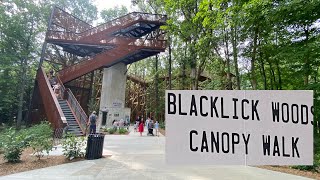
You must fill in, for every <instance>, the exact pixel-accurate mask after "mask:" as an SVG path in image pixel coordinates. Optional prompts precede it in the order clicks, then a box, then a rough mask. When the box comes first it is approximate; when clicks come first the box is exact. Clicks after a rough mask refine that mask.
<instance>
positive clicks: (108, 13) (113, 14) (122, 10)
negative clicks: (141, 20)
mask: <svg viewBox="0 0 320 180" xmlns="http://www.w3.org/2000/svg"><path fill="white" fill-rule="evenodd" d="M127 13H128V9H127V7H125V6H123V5H122V6H120V7H119V6H116V7H114V8H113V9H104V10H102V11H101V12H100V16H101V18H102V19H103V20H104V22H108V21H111V20H112V19H115V18H118V17H120V16H123V15H125V14H127Z"/></svg>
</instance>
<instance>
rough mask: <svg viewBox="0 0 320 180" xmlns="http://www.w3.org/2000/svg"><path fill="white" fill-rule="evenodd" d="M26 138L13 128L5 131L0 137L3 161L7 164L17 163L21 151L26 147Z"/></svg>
mask: <svg viewBox="0 0 320 180" xmlns="http://www.w3.org/2000/svg"><path fill="white" fill-rule="evenodd" d="M25 139H26V137H25V136H24V135H23V134H22V133H19V132H16V131H15V130H14V129H13V128H9V129H8V130H6V131H5V132H4V133H3V135H2V137H1V141H2V149H3V154H4V159H6V160H7V161H8V162H19V161H20V156H21V154H22V151H23V150H24V149H25V148H26V147H27V142H26V140H25Z"/></svg>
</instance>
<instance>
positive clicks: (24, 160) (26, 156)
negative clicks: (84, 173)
mask: <svg viewBox="0 0 320 180" xmlns="http://www.w3.org/2000/svg"><path fill="white" fill-rule="evenodd" d="M30 154H32V149H31V148H28V149H26V150H24V151H23V153H22V155H21V162H19V163H8V162H6V160H4V158H3V154H0V176H5V175H9V174H14V173H18V172H23V171H29V170H33V169H40V168H45V167H49V166H56V165H59V164H65V163H70V162H76V161H81V160H84V158H78V159H73V160H72V161H69V160H68V159H66V158H65V157H64V156H44V157H42V158H41V159H40V160H38V158H36V157H35V156H32V155H30Z"/></svg>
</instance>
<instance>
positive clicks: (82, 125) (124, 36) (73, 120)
mask: <svg viewBox="0 0 320 180" xmlns="http://www.w3.org/2000/svg"><path fill="white" fill-rule="evenodd" d="M165 21H166V16H165V15H160V14H147V13H139V12H133V13H130V14H127V15H125V16H122V17H119V18H117V19H114V20H111V21H109V22H106V23H104V24H101V25H98V26H96V27H93V26H91V25H90V24H88V23H86V22H84V21H82V20H80V19H78V18H76V17H74V16H73V15H71V14H69V13H67V12H65V11H63V10H62V9H59V8H54V9H53V11H52V14H51V17H50V20H49V25H48V30H47V32H46V38H45V43H44V46H43V52H45V51H46V45H47V43H50V44H54V45H57V46H59V47H61V48H62V49H63V51H65V52H68V53H70V54H73V55H76V56H78V57H81V58H82V59H83V60H82V61H80V62H79V63H77V64H74V65H71V66H64V67H63V68H62V69H60V70H59V71H58V72H56V75H55V76H56V80H57V82H58V83H59V84H60V85H61V95H62V96H61V98H57V97H56V96H55V94H54V92H53V89H52V87H51V85H50V82H49V77H48V75H47V73H48V72H45V71H44V68H42V67H41V66H42V61H43V56H44V54H45V53H42V57H41V60H40V66H39V69H38V72H37V77H36V83H35V89H34V94H33V99H32V107H31V108H32V110H31V113H32V114H31V117H32V121H33V122H35V121H39V119H41V118H46V119H47V120H48V121H50V122H51V123H52V124H53V125H54V127H55V128H64V127H68V130H69V131H71V132H73V133H75V134H77V135H82V134H85V131H86V124H87V120H88V113H89V112H87V113H86V112H85V111H84V110H83V109H84V108H82V106H83V103H81V102H82V100H83V99H86V100H88V98H89V97H88V94H86V93H82V94H81V93H80V94H77V95H76V96H75V95H74V92H76V90H77V89H79V88H84V86H87V88H89V89H90V83H92V81H90V80H89V81H88V80H86V78H84V77H86V75H88V74H91V72H93V71H95V70H97V69H101V70H102V71H103V80H102V88H101V92H100V93H101V99H100V109H99V119H100V121H98V122H103V123H104V124H106V125H111V122H112V121H113V120H114V119H124V118H126V117H130V109H128V108H125V89H126V79H127V76H126V72H127V68H126V66H127V65H128V64H131V63H134V62H136V61H139V60H142V59H144V58H147V57H150V56H153V55H156V54H158V53H160V52H164V51H165V48H166V41H165V40H164V33H163V32H162V31H161V30H160V29H159V27H160V26H161V25H164V24H165ZM91 78H92V77H91ZM89 79H90V78H89ZM80 82H82V85H81V86H82V87H80V86H79V83H80ZM91 87H92V86H91ZM70 89H71V90H70ZM79 100H80V102H79ZM81 104H82V106H81ZM85 109H87V108H85ZM98 127H99V126H98Z"/></svg>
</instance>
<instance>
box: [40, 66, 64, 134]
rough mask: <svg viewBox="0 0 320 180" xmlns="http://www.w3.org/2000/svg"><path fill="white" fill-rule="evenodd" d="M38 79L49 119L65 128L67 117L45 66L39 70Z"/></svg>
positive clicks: (57, 126)
mask: <svg viewBox="0 0 320 180" xmlns="http://www.w3.org/2000/svg"><path fill="white" fill-rule="evenodd" d="M37 81H38V85H39V89H40V94H41V97H42V100H43V105H44V108H45V110H46V112H47V118H48V120H49V121H50V122H51V123H52V124H53V125H54V126H55V128H63V127H65V126H67V121H66V118H65V116H64V114H63V112H62V109H61V107H60V105H59V102H58V99H57V98H56V96H55V94H54V92H53V90H52V88H51V85H50V83H49V79H48V77H47V75H46V73H45V71H44V69H43V68H40V69H39V70H38V73H37Z"/></svg>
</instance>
